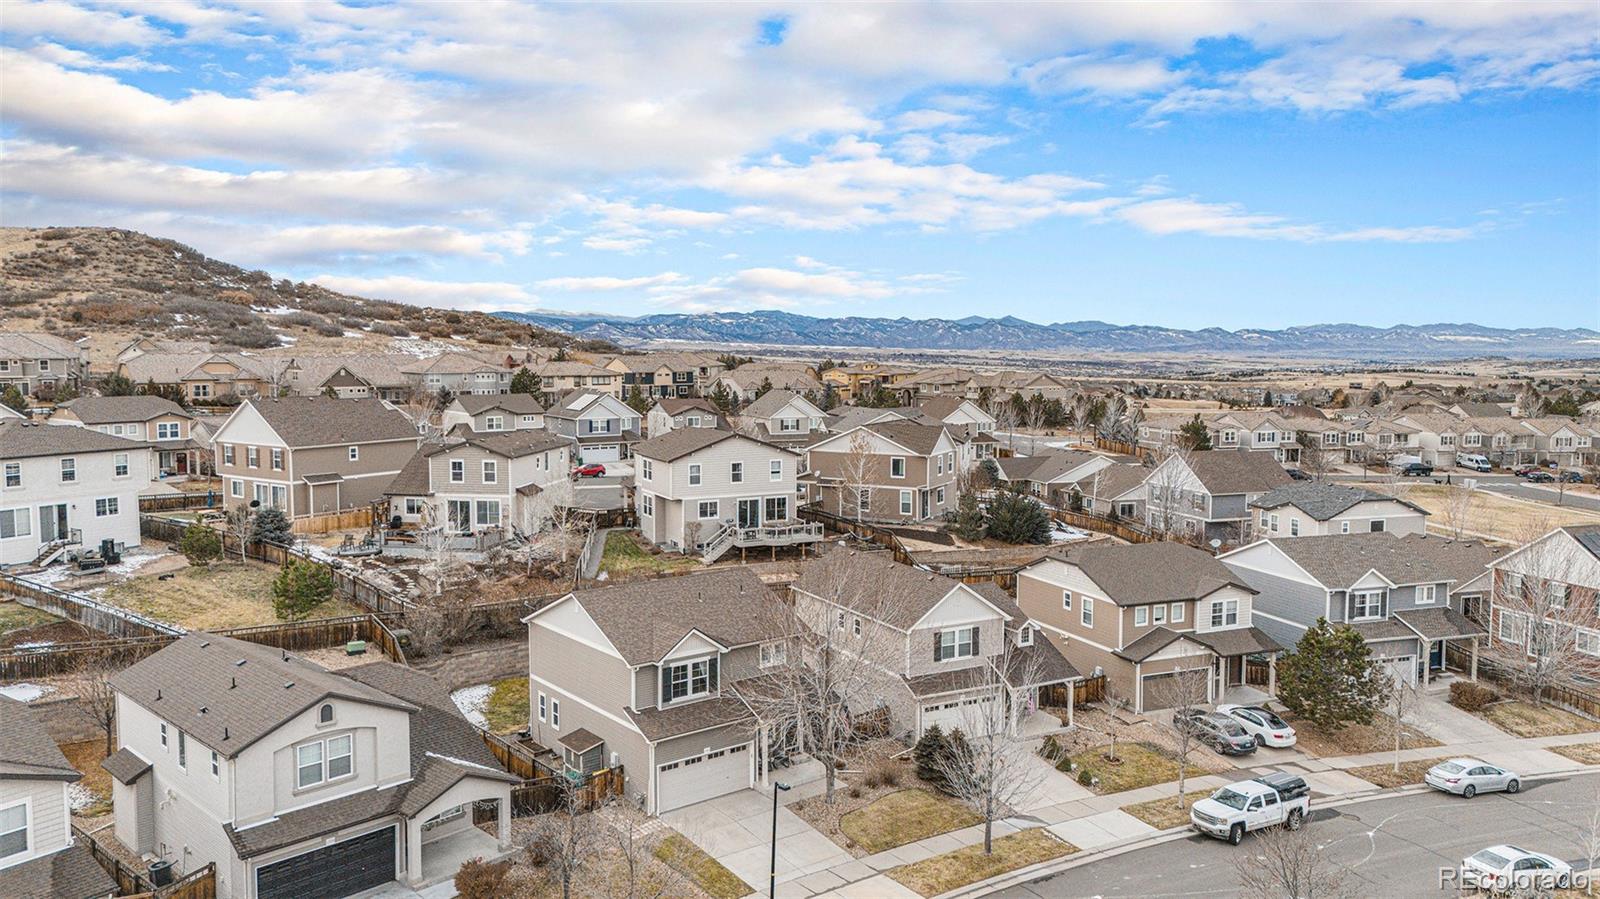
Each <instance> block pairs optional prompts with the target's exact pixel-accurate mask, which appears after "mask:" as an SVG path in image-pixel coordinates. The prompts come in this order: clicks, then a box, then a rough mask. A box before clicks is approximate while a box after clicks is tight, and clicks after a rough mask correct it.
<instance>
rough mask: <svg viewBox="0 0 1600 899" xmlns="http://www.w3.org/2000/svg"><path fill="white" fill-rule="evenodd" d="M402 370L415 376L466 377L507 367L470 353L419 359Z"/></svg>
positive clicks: (502, 369) (446, 354) (445, 354)
mask: <svg viewBox="0 0 1600 899" xmlns="http://www.w3.org/2000/svg"><path fill="white" fill-rule="evenodd" d="M401 370H402V371H404V372H405V373H407V374H415V375H464V374H471V373H473V372H480V371H504V370H505V366H503V365H497V364H495V363H493V362H488V361H486V360H484V359H482V358H480V357H478V356H474V355H472V354H470V353H441V354H439V355H437V356H434V357H433V358H431V359H419V360H417V361H416V362H413V363H411V364H409V365H406V366H404V367H403V368H402V369H401Z"/></svg>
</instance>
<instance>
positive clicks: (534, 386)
mask: <svg viewBox="0 0 1600 899" xmlns="http://www.w3.org/2000/svg"><path fill="white" fill-rule="evenodd" d="M542 387H543V385H541V384H540V383H539V376H538V375H536V374H534V373H533V369H530V368H528V367H527V366H523V367H522V368H519V369H517V371H516V373H515V374H513V375H512V376H511V392H512V393H526V394H529V395H533V394H537V393H539V392H540V391H541V390H542Z"/></svg>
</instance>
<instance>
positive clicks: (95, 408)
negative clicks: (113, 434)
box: [61, 394, 190, 425]
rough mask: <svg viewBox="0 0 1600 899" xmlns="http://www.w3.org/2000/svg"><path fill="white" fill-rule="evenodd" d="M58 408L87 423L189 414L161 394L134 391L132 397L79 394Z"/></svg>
mask: <svg viewBox="0 0 1600 899" xmlns="http://www.w3.org/2000/svg"><path fill="white" fill-rule="evenodd" d="M61 408H63V409H67V410H70V411H71V412H72V414H73V415H76V416H77V417H78V420H79V421H81V422H83V423H84V424H86V425H104V424H111V423H113V422H126V421H149V420H150V419H152V418H158V417H160V416H162V415H178V416H181V417H183V418H189V417H190V416H189V413H187V412H185V411H183V407H182V406H180V405H178V404H177V403H174V402H173V401H172V400H169V399H167V398H166V397H164V396H148V395H145V394H135V395H133V396H80V397H78V398H77V399H75V400H71V401H69V402H66V403H63V404H62V406H61Z"/></svg>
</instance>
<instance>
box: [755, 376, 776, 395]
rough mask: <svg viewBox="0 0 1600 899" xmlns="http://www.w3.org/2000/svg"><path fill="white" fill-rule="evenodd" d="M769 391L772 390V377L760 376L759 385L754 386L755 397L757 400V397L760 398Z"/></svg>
mask: <svg viewBox="0 0 1600 899" xmlns="http://www.w3.org/2000/svg"><path fill="white" fill-rule="evenodd" d="M771 392H772V379H771V378H762V379H761V385H760V386H759V387H757V388H756V399H758V400H759V399H761V398H762V397H764V396H766V395H767V394H769V393H771Z"/></svg>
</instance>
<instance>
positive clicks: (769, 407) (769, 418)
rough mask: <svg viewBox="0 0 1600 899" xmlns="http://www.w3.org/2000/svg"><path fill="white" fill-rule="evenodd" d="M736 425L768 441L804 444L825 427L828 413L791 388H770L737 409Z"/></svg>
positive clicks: (809, 441)
mask: <svg viewBox="0 0 1600 899" xmlns="http://www.w3.org/2000/svg"><path fill="white" fill-rule="evenodd" d="M739 428H740V430H742V431H744V432H745V433H747V434H750V435H751V436H753V437H756V438H758V439H760V440H766V441H768V442H770V443H780V444H783V445H784V446H790V447H803V446H806V445H808V444H810V443H811V442H812V441H814V440H816V439H817V438H818V437H820V436H821V435H823V434H825V433H827V430H828V413H826V412H824V411H822V410H821V409H819V408H817V406H816V404H815V403H813V402H811V401H810V400H808V399H806V398H805V397H803V396H801V395H800V394H798V393H795V392H794V391H792V390H769V391H767V392H766V393H764V394H762V395H761V396H760V397H758V398H756V400H755V402H752V403H751V404H750V405H748V406H746V407H744V408H743V409H742V410H740V412H739Z"/></svg>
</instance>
